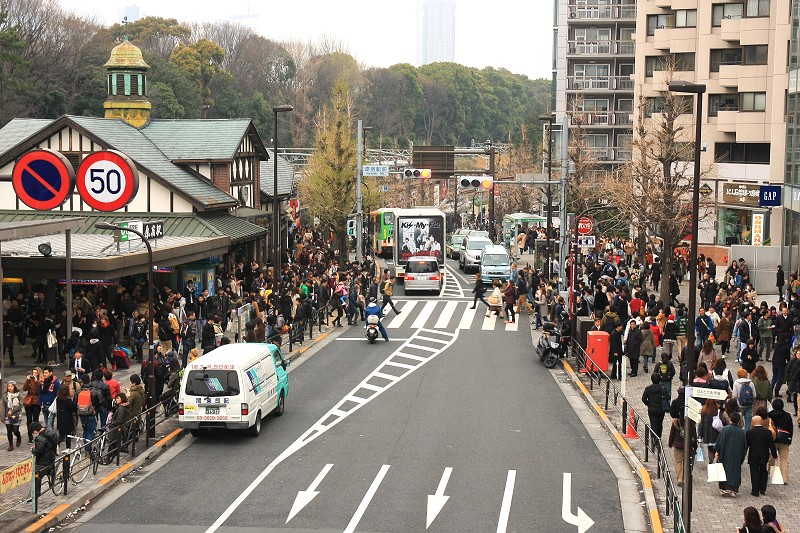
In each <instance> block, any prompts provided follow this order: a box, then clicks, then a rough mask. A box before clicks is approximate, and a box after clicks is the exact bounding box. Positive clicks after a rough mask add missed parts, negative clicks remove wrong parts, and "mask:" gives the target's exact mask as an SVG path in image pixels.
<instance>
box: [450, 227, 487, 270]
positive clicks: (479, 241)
mask: <svg viewBox="0 0 800 533" xmlns="http://www.w3.org/2000/svg"><path fill="white" fill-rule="evenodd" d="M491 245H492V241H490V240H489V239H487V238H486V237H473V236H472V235H469V236H467V238H466V239H464V242H463V243H461V252H460V253H459V254H458V268H459V269H461V270H463V271H464V273H465V274H466V273H468V271H469V269H471V268H474V269H476V270H480V268H481V256H482V255H483V249H484V248H485V247H486V246H491Z"/></svg>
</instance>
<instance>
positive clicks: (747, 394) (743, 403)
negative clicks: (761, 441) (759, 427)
mask: <svg viewBox="0 0 800 533" xmlns="http://www.w3.org/2000/svg"><path fill="white" fill-rule="evenodd" d="M736 377H737V379H736V381H734V382H733V392H732V393H731V399H732V400H736V402H738V404H739V409H741V411H742V417H744V427H746V428H749V427H750V421H751V420H752V419H753V402H754V401H755V399H756V388H755V386H754V385H753V382H752V380H751V379H750V378H749V377H747V370H745V369H744V368H740V369H739V370H738V371H737V372H736Z"/></svg>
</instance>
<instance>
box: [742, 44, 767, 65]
mask: <svg viewBox="0 0 800 533" xmlns="http://www.w3.org/2000/svg"><path fill="white" fill-rule="evenodd" d="M768 52H769V46H767V45H766V44H759V45H756V46H745V47H744V61H743V62H742V64H743V65H766V64H767V55H768Z"/></svg>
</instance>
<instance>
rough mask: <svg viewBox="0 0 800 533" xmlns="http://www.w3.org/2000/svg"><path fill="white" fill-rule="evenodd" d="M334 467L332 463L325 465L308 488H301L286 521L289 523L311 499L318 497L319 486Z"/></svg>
mask: <svg viewBox="0 0 800 533" xmlns="http://www.w3.org/2000/svg"><path fill="white" fill-rule="evenodd" d="M331 468H333V465H332V464H327V465H325V468H323V469H322V472H320V473H319V474H317V477H316V478H314V481H312V482H311V485H309V486H308V490H301V491H300V492H298V493H297V498H295V500H294V505H292V510H291V511H290V512H289V518H287V519H286V523H287V524H288V523H289V520H291V519H292V518H294V516H295V515H296V514H297V513H299V512H300V511H302V510H303V507H305V506H306V505H308V504H309V503H311V500H313V499H314V498H316V496H317V494H319V491H318V490H317V487H318V486H319V484H320V483H322V480H323V479H325V476H326V475H328V472H329V471H330V469H331Z"/></svg>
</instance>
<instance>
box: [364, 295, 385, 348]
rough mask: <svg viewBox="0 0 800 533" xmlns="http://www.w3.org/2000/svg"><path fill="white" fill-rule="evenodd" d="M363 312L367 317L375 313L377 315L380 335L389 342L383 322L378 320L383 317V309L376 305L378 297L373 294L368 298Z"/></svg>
mask: <svg viewBox="0 0 800 533" xmlns="http://www.w3.org/2000/svg"><path fill="white" fill-rule="evenodd" d="M365 313H366V315H367V317H369V316H371V315H376V316H377V317H378V329H379V330H380V332H381V335H383V340H385V341H386V342H389V335H387V334H386V328H384V327H383V324H382V323H381V321H380V319H381V318H383V311H381V308H380V306H379V305H378V299H377V298H375V297H374V296H373V297H371V298H370V299H369V305H368V306H367V309H366V310H365ZM367 324H369V320H367Z"/></svg>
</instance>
